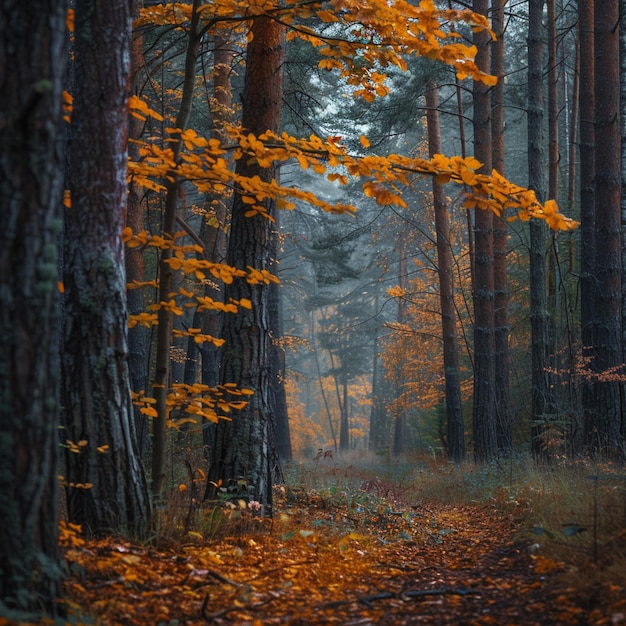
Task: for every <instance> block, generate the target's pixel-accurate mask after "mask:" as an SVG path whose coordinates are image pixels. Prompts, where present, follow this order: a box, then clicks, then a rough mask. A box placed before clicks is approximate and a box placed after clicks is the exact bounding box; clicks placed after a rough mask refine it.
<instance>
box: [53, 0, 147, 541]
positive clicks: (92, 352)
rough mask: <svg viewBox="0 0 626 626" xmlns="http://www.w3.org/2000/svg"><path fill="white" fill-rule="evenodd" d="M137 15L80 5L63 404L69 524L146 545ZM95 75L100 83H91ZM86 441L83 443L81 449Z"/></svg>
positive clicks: (94, 1) (121, 6)
mask: <svg viewBox="0 0 626 626" xmlns="http://www.w3.org/2000/svg"><path fill="white" fill-rule="evenodd" d="M129 9H130V7H129V4H128V3H127V2H124V1H122V0H119V1H118V2H115V3H113V4H111V3H104V2H101V1H100V0H77V1H76V9H75V10H76V22H75V47H74V72H75V78H76V93H75V94H74V110H73V114H72V124H73V127H74V132H73V135H72V142H71V146H70V190H71V198H72V206H71V208H69V209H68V210H67V211H66V235H65V249H64V284H65V296H64V306H65V329H64V341H63V348H64V353H63V400H64V409H65V422H66V423H65V428H66V431H65V432H66V436H67V438H68V439H69V440H70V441H72V442H73V444H74V446H76V447H77V448H78V449H74V448H73V447H70V449H69V451H68V452H67V454H66V459H67V480H68V481H69V482H71V483H74V484H75V485H92V486H91V487H89V488H87V487H82V488H81V487H72V486H69V487H68V489H67V506H68V517H69V519H70V520H71V521H72V522H74V523H78V524H82V525H83V527H84V528H85V530H89V531H90V532H94V533H104V532H124V533H130V534H132V535H133V536H142V535H143V532H144V530H145V528H146V524H147V521H148V516H149V512H150V505H149V498H148V494H147V487H146V481H145V477H144V473H143V468H142V466H141V462H140V460H139V457H138V454H137V441H136V434H135V428H134V419H133V407H132V403H131V397H130V384H129V373H128V342H127V315H126V299H125V293H126V280H125V275H124V250H123V245H122V240H121V233H122V228H123V226H124V218H125V210H126V159H127V151H126V139H127V136H126V132H127V128H128V86H129V84H128V80H129V67H128V60H129V46H130V11H129ZM94 76H98V80H97V81H96V80H94V78H93V77H94ZM82 442H85V444H84V445H83V443H82Z"/></svg>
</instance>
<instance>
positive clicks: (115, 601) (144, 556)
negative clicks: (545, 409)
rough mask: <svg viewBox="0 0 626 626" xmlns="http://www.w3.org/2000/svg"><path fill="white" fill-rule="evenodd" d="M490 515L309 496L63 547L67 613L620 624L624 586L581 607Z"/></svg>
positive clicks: (181, 620)
mask: <svg viewBox="0 0 626 626" xmlns="http://www.w3.org/2000/svg"><path fill="white" fill-rule="evenodd" d="M516 537H517V534H516V529H515V527H514V525H513V523H512V521H511V518H510V517H509V516H508V515H504V514H502V513H499V512H497V511H495V510H494V509H493V508H490V507H487V506H458V507H455V506H442V505H436V506H432V507H427V506H423V505H416V506H413V507H406V506H404V507H398V505H397V504H395V505H394V504H389V503H388V504H386V505H383V504H382V503H381V502H379V503H378V504H377V505H376V506H367V507H362V506H360V505H358V506H357V505H350V504H347V505H346V506H339V505H335V504H333V503H331V502H329V501H325V500H324V499H322V498H320V497H319V496H317V495H316V494H301V495H300V496H298V497H292V498H291V499H289V500H287V501H285V502H284V503H283V504H282V506H281V509H280V510H279V511H278V513H277V515H276V518H275V519H274V520H273V521H272V522H269V521H259V522H257V524H256V525H254V528H248V530H247V532H246V533H243V534H239V535H236V536H229V537H224V538H222V539H219V540H214V541H205V540H203V539H202V538H201V536H200V535H199V534H197V535H196V534H194V533H191V534H190V535H189V536H188V542H187V543H186V544H185V543H183V544H182V545H177V546H176V547H169V548H159V549H157V548H153V547H140V546H134V545H131V544H129V543H126V542H124V541H116V540H112V539H104V540H100V541H85V542H82V541H73V540H71V538H70V539H69V540H68V541H67V543H68V544H70V545H68V546H67V547H66V548H65V556H66V558H67V561H68V563H69V567H70V572H71V576H70V578H69V579H68V581H67V584H66V589H67V593H68V595H69V597H70V598H71V601H72V603H74V604H75V605H76V606H77V607H80V609H82V610H83V611H87V612H88V613H89V614H90V615H92V616H96V617H98V618H99V619H101V620H102V622H103V623H105V624H111V625H112V624H128V625H130V626H132V625H137V626H139V625H141V626H143V625H145V624H155V625H157V624H163V625H170V624H171V625H174V624H181V625H182V624H186V625H188V626H196V625H199V624H211V623H213V624H232V623H236V624H246V623H252V624H346V625H354V626H356V625H366V624H415V623H420V624H422V623H423V624H466V625H468V626H471V625H479V624H480V625H483V624H484V625H487V624H497V625H498V626H506V625H507V624H512V625H513V624H525V625H526V624H541V625H544V624H619V623H626V617H625V616H626V599H624V590H622V589H620V588H615V589H605V590H602V592H603V593H602V594H601V597H602V598H607V597H608V598H610V603H608V604H607V605H606V606H604V607H601V606H591V605H588V606H585V605H583V604H582V603H581V598H580V596H579V594H577V593H576V591H575V590H573V589H571V588H568V587H567V585H566V584H565V583H564V582H563V580H562V576H561V574H562V570H563V566H562V564H559V563H556V562H554V561H552V560H550V559H548V558H546V557H543V556H541V555H531V554H530V552H529V550H528V545H527V544H526V543H523V542H521V541H516Z"/></svg>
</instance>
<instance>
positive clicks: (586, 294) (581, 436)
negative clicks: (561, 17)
mask: <svg viewBox="0 0 626 626" xmlns="http://www.w3.org/2000/svg"><path fill="white" fill-rule="evenodd" d="M593 13H594V0H587V2H579V4H578V37H579V41H580V44H579V46H580V88H579V102H580V108H579V110H580V326H581V342H582V350H583V355H584V356H585V357H589V356H591V355H592V353H593V351H592V343H593V334H592V323H593V303H594V298H595V295H594V294H595V289H596V285H595V280H594V273H595V187H594V181H595V171H596V163H595V121H594V120H595V87H594V85H595V78H594V76H595V62H594V25H593ZM581 395H582V404H583V420H582V421H583V422H584V406H586V405H590V404H592V402H593V399H592V390H591V388H590V387H588V386H583V387H582V394H581ZM570 437H571V445H572V448H573V450H574V451H576V452H582V451H584V450H585V449H586V446H587V443H586V441H585V432H584V425H583V424H579V423H576V424H573V425H572V430H571V433H570Z"/></svg>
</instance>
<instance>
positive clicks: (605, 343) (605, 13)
mask: <svg viewBox="0 0 626 626" xmlns="http://www.w3.org/2000/svg"><path fill="white" fill-rule="evenodd" d="M618 23H619V2H618V0H605V1H604V2H601V3H600V2H599V3H596V5H595V10H594V24H595V30H594V32H595V39H594V51H595V55H594V56H595V83H594V84H595V111H596V114H595V148H596V153H595V155H596V168H595V172H596V178H595V199H596V207H595V272H594V279H595V283H596V290H595V298H594V310H593V322H592V335H593V360H592V363H591V366H592V372H593V375H594V378H593V380H592V389H593V392H592V394H591V396H590V397H588V400H589V402H588V403H587V405H586V406H585V421H586V424H585V426H586V428H585V431H586V438H587V445H588V449H589V451H590V452H591V453H593V454H599V455H606V454H608V455H613V454H615V453H619V454H621V455H623V454H624V448H623V446H624V433H623V432H622V431H621V398H620V383H619V382H618V381H616V380H615V377H614V376H612V374H613V372H614V371H615V370H614V368H616V367H619V366H620V365H621V364H622V361H623V359H622V349H621V339H622V328H621V301H622V294H621V241H620V235H621V212H620V203H621V172H620V128H619V94H620V92H619V85H620V75H619V28H618Z"/></svg>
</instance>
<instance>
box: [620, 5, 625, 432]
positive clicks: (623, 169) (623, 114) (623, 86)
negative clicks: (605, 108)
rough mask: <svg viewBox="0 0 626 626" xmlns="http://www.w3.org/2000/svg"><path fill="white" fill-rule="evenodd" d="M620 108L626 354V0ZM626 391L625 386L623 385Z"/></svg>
mask: <svg viewBox="0 0 626 626" xmlns="http://www.w3.org/2000/svg"><path fill="white" fill-rule="evenodd" d="M620 15H621V18H622V19H621V23H620V75H621V77H622V80H621V82H620V109H621V117H620V121H621V151H622V158H621V165H622V197H621V211H622V353H623V355H626V282H625V281H626V79H625V78H624V77H626V21H625V20H626V0H620ZM622 393H624V386H622ZM621 432H622V434H623V435H625V436H626V415H624V412H622V424H621Z"/></svg>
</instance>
